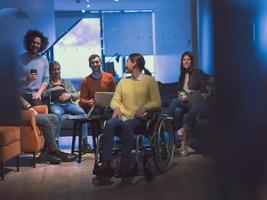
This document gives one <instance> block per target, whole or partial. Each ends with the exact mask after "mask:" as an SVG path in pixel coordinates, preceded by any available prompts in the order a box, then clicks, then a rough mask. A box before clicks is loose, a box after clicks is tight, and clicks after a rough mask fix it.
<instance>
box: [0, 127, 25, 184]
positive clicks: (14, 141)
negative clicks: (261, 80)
mask: <svg viewBox="0 0 267 200" xmlns="http://www.w3.org/2000/svg"><path fill="white" fill-rule="evenodd" d="M20 153H21V146H20V128H19V127H16V126H0V165H1V167H0V168H1V178H2V180H4V163H5V162H6V161H7V160H9V159H11V158H14V157H17V171H19V155H20Z"/></svg>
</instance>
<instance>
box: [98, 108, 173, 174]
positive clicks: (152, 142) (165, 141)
mask: <svg viewBox="0 0 267 200" xmlns="http://www.w3.org/2000/svg"><path fill="white" fill-rule="evenodd" d="M144 124H145V125H144V126H140V127H136V129H135V130H134V132H135V138H134V141H133V142H134V145H133V146H134V148H133V149H132V150H131V153H132V154H133V155H135V166H134V168H135V169H136V170H138V168H139V166H138V165H139V164H140V163H142V161H143V170H145V165H146V163H147V161H148V160H149V159H150V158H152V159H153V161H154V163H155V166H156V168H157V169H158V171H159V172H160V173H165V172H166V171H167V170H168V169H169V168H170V166H171V164H172V161H173V155H174V149H175V146H174V128H173V123H172V121H170V120H169V119H168V118H167V116H166V115H163V114H161V113H160V112H153V113H150V114H149V115H148V116H147V117H146V119H144ZM104 126H105V123H104V124H103V129H102V131H103V130H104ZM117 131H118V132H119V130H117ZM117 131H116V130H115V132H116V133H117ZM116 133H115V134H114V135H115V136H113V138H114V139H113V141H114V144H113V148H112V155H113V159H112V162H113V163H112V166H113V168H115V169H116V168H118V166H119V163H120V155H119V154H120V149H121V140H120V138H119V137H118V136H116V135H117V134H116ZM103 136H104V134H103V133H100V134H99V136H98V138H97V146H96V150H95V164H94V168H96V167H98V166H100V165H101V164H102V152H103Z"/></svg>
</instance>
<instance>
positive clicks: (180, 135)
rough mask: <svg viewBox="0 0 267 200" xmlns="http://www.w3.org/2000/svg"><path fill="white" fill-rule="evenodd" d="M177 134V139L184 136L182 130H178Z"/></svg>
mask: <svg viewBox="0 0 267 200" xmlns="http://www.w3.org/2000/svg"><path fill="white" fill-rule="evenodd" d="M177 134H178V136H179V137H182V136H183V135H184V129H183V128H180V129H179V130H177Z"/></svg>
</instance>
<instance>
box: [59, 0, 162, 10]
mask: <svg viewBox="0 0 267 200" xmlns="http://www.w3.org/2000/svg"><path fill="white" fill-rule="evenodd" d="M165 1H167V0H116V1H115V0H55V10H56V11H80V10H83V9H84V10H131V9H138V10H139V9H156V8H157V7H158V6H160V5H161V4H163V3H164V2H165ZM88 5H89V6H88Z"/></svg>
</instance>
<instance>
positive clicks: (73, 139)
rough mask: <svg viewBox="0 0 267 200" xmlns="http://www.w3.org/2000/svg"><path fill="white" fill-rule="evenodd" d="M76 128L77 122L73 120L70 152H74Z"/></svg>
mask: <svg viewBox="0 0 267 200" xmlns="http://www.w3.org/2000/svg"><path fill="white" fill-rule="evenodd" d="M76 128H77V122H76V121H74V125H73V133H72V145H71V153H74V148H75V140H76Z"/></svg>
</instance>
